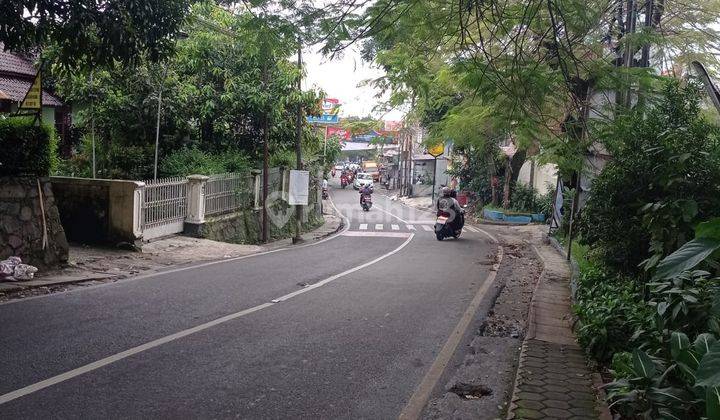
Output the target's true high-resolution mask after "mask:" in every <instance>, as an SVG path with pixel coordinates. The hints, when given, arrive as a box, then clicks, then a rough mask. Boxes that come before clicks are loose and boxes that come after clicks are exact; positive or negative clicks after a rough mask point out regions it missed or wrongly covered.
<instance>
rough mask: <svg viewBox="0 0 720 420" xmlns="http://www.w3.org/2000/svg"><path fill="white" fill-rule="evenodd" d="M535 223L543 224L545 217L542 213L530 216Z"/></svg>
mask: <svg viewBox="0 0 720 420" xmlns="http://www.w3.org/2000/svg"><path fill="white" fill-rule="evenodd" d="M530 217H532V221H533V222H535V223H545V215H544V214H542V213H533V214H531V215H530Z"/></svg>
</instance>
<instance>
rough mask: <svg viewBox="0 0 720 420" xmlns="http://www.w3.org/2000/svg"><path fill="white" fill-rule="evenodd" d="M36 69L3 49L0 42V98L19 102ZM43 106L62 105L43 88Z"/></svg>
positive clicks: (25, 60)
mask: <svg viewBox="0 0 720 420" xmlns="http://www.w3.org/2000/svg"><path fill="white" fill-rule="evenodd" d="M36 73H37V70H36V69H35V67H34V66H33V64H32V62H31V61H30V60H27V59H25V58H23V57H21V56H19V55H17V54H13V53H11V52H9V51H5V50H4V46H3V44H2V43H0V99H3V100H11V101H13V102H20V101H22V100H23V99H25V94H27V92H28V90H30V85H32V82H33V80H34V79H35V74H36ZM42 100H43V106H50V107H56V106H63V105H64V104H63V102H62V101H61V100H60V99H58V98H57V97H56V96H55V95H53V94H51V93H49V92H48V91H46V90H43V98H42Z"/></svg>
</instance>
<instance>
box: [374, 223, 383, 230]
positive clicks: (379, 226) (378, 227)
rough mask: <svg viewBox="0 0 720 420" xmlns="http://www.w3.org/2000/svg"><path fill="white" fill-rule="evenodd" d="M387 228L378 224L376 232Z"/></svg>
mask: <svg viewBox="0 0 720 420" xmlns="http://www.w3.org/2000/svg"><path fill="white" fill-rule="evenodd" d="M384 228H385V226H383V225H382V223H378V224H376V225H375V230H383V229H384Z"/></svg>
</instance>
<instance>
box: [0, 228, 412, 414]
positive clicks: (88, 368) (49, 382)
mask: <svg viewBox="0 0 720 420" xmlns="http://www.w3.org/2000/svg"><path fill="white" fill-rule="evenodd" d="M345 233H347V232H345ZM414 236H415V235H414V234H410V235H409V236H408V238H407V239H406V240H405V242H403V243H402V244H401V245H400V246H399V247H397V248H395V249H393V250H392V251H390V252H388V253H386V254H383V255H381V256H379V257H377V258H375V259H373V260H371V261H368V262H366V263H364V264H361V265H358V266H356V267H353V268H351V269H348V270H345V271H343V272H342V273H339V274H335V275H333V276H330V277H328V278H326V279H324V280H321V281H319V282H317V283H314V284H311V285H309V286H307V287H305V288H303V289H300V290H297V291H295V292H292V293H289V294H287V295H284V296H280V297H279V298H277V299H273V300H272V301H271V302H268V303H263V304H261V305H257V306H254V307H252V308H248V309H244V310H242V311H240V312H235V313H233V314H230V315H226V316H224V317H221V318H218V319H215V320H213V321H210V322H206V323H204V324H200V325H198V326H195V327H192V328H188V329H186V330H183V331H179V332H176V333H175V334H171V335H168V336H165V337H162V338H158V339H157V340H153V341H150V342H148V343H145V344H141V345H139V346H137V347H133V348H131V349H128V350H125V351H122V352H120V353H117V354H113V355H112V356H108V357H105V358H103V359H100V360H97V361H95V362H92V363H90V364H87V365H85V366H81V367H79V368H76V369H73V370H70V371H68V372H65V373H61V374H60V375H56V376H53V377H51V378H48V379H45V380H44V381H40V382H37V383H34V384H32V385H28V386H26V387H24V388H20V389H17V390H15V391H12V392H8V393H7V394H3V395H0V404H5V403H7V402H10V401H12V400H15V399H17V398H20V397H23V396H25V395H28V394H32V393H33V392H37V391H40V390H41V389H44V388H47V387H49V386H53V385H56V384H59V383H61V382H64V381H67V380H69V379H72V378H75V377H77V376H80V375H83V374H85V373H88V372H92V371H93V370H96V369H99V368H101V367H103V366H107V365H109V364H111V363H115V362H117V361H120V360H122V359H125V358H128V357H130V356H134V355H136V354H138V353H142V352H144V351H146V350H150V349H152V348H155V347H158V346H161V345H163V344H167V343H169V342H171V341H175V340H178V339H180V338H183V337H187V336H188V335H191V334H195V333H197V332H200V331H203V330H206V329H208V328H212V327H214V326H217V325H220V324H224V323H226V322H228V321H231V320H233V319H237V318H240V317H242V316H245V315H249V314H251V313H253V312H257V311H260V310H263V309H265V308H269V307H270V306H273V305H275V304H276V303H279V302H283V301H286V300H288V299H291V298H293V297H295V296H298V295H301V294H303V293H306V292H309V291H310V290H313V289H317V288H318V287H320V286H324V285H326V284H328V283H330V282H331V281H334V280H337V279H339V278H341V277H344V276H346V275H348V274H351V273H354V272H356V271H358V270H362V269H363V268H365V267H368V266H370V265H373V264H375V263H377V262H379V261H382V260H384V259H385V258H387V257H389V256H391V255H394V254H396V253H398V252H400V250H402V249H403V248H405V247H406V246H407V244H409V243H410V241H412V239H413V237H414Z"/></svg>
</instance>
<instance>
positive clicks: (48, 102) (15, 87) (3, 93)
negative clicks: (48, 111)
mask: <svg viewBox="0 0 720 420" xmlns="http://www.w3.org/2000/svg"><path fill="white" fill-rule="evenodd" d="M32 82H33V81H32V79H30V80H25V79H18V78H14V77H7V76H0V97H7V98H8V99H10V100H12V101H13V102H20V101H22V100H23V99H25V94H26V93H27V92H28V90H30V85H32ZM42 100H43V106H52V107H54V106H63V105H64V104H63V103H62V101H61V100H60V99H58V98H57V97H55V96H53V95H52V94H50V93H48V92H47V91H45V90H43V98H42Z"/></svg>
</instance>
